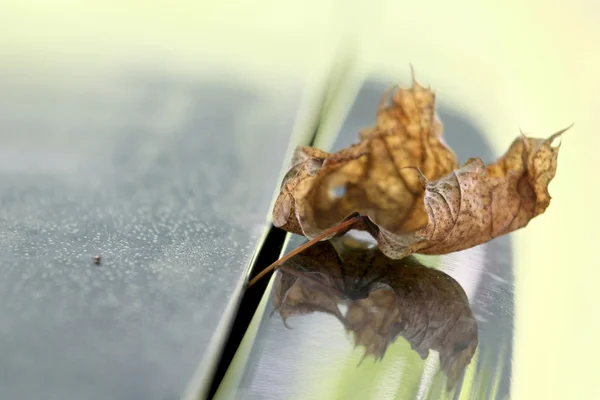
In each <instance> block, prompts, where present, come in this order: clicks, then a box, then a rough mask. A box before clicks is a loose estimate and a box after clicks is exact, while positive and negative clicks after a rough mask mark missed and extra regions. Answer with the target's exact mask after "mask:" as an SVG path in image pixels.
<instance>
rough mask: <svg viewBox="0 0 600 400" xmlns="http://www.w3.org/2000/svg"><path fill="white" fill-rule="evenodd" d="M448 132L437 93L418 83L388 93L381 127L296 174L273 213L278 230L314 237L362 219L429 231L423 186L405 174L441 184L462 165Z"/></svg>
mask: <svg viewBox="0 0 600 400" xmlns="http://www.w3.org/2000/svg"><path fill="white" fill-rule="evenodd" d="M392 90H394V93H393V95H392V98H391V102H390V104H389V105H387V104H386V102H387V100H388V97H389V95H390V92H391V91H392ZM441 128H442V126H441V124H440V123H439V121H438V120H437V118H436V115H435V95H434V93H433V92H432V91H431V90H429V89H425V88H423V87H422V86H421V85H419V84H418V83H417V82H416V81H414V82H413V86H412V87H411V88H410V89H402V88H394V89H389V90H388V91H387V92H386V93H385V94H384V96H383V97H382V100H381V103H380V105H379V109H378V112H377V124H376V125H375V126H374V127H371V128H368V129H366V130H363V131H362V132H361V134H360V137H361V140H360V142H358V143H356V144H355V145H353V146H350V147H348V148H346V149H342V150H340V151H339V152H337V153H333V154H330V155H327V153H324V152H321V153H320V154H319V155H318V157H316V158H315V157H314V156H312V155H311V157H308V158H305V159H304V160H303V162H302V164H296V165H294V166H293V167H292V169H291V170H290V174H291V175H289V177H290V178H288V179H287V180H285V181H284V186H285V187H284V188H283V189H282V191H281V194H280V195H279V198H278V199H277V205H276V207H275V208H274V210H273V220H274V224H275V226H278V227H281V228H283V229H286V230H288V231H290V232H294V233H299V230H301V231H302V233H303V234H304V235H305V236H307V237H314V236H316V235H317V234H318V233H320V232H322V231H323V230H325V229H327V228H329V227H330V226H332V225H334V224H336V223H337V222H339V221H341V220H342V219H344V218H346V217H347V216H348V215H350V214H352V213H354V212H358V213H360V214H361V215H366V216H369V218H370V219H371V220H372V221H373V222H374V223H376V224H377V225H379V226H381V227H382V228H384V229H386V230H389V231H391V232H395V233H405V232H411V231H414V230H416V229H418V228H420V227H422V226H423V225H425V224H426V223H427V214H426V211H425V207H424V206H423V196H424V191H423V187H422V185H421V184H420V182H419V179H418V176H416V175H415V174H414V173H413V172H412V171H410V170H406V169H403V168H404V167H406V166H413V167H418V168H419V169H420V170H421V171H422V173H423V174H424V175H425V176H426V177H427V178H428V179H431V180H434V179H438V178H440V177H442V176H444V175H446V174H447V173H448V172H450V171H452V170H453V169H454V168H455V167H456V166H457V163H456V156H455V155H454V153H453V152H452V150H450V149H449V148H448V147H447V146H446V145H445V144H444V142H443V140H442V137H441V135H442V129H441ZM307 149H310V148H307V147H302V148H299V150H298V151H300V152H304V153H307V152H308V150H307ZM311 151H312V150H311ZM298 158H299V159H302V157H298ZM291 176H293V178H291ZM289 210H294V212H295V213H293V212H290V211H289Z"/></svg>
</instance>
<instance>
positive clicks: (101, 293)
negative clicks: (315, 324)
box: [0, 71, 301, 399]
mask: <svg viewBox="0 0 600 400" xmlns="http://www.w3.org/2000/svg"><path fill="white" fill-rule="evenodd" d="M130 72H131V73H123V74H120V75H117V76H116V77H108V76H96V75H90V76H89V77H88V78H89V79H87V80H86V81H85V82H78V83H73V82H70V81H69V80H67V79H66V77H64V76H62V77H61V79H55V78H48V79H45V80H44V79H43V77H42V78H40V77H39V76H37V77H36V78H38V80H39V81H40V82H38V83H36V84H32V83H29V84H27V85H25V84H23V85H19V84H17V83H14V82H9V81H2V82H0V91H1V92H2V93H3V96H2V99H1V100H0V274H1V275H2V280H0V354H1V355H2V356H1V357H0V388H2V398H6V399H42V398H45V399H50V398H53V399H54V398H55V399H175V398H179V397H180V396H181V395H182V394H183V392H184V390H185V388H186V386H187V385H188V383H189V382H190V379H191V378H192V375H193V374H194V371H195V370H197V369H200V370H201V371H200V372H201V373H200V379H202V378H205V377H206V375H208V372H209V370H208V367H209V366H210V364H211V363H212V362H213V361H214V360H213V358H214V357H215V354H216V353H217V352H218V351H219V348H220V345H221V341H222V340H223V339H224V334H223V327H225V326H227V324H228V323H229V319H230V317H231V316H232V315H230V314H231V313H230V311H231V308H232V305H233V304H235V302H236V301H237V299H238V296H239V292H240V289H241V287H242V284H243V278H244V277H245V272H246V269H247V267H248V263H249V261H250V259H251V257H252V255H253V253H254V251H255V249H256V246H257V244H258V241H259V239H260V237H261V235H262V234H263V232H264V229H265V227H266V217H267V214H268V212H269V204H270V202H271V199H272V194H273V191H274V188H275V187H276V186H277V185H278V179H279V171H280V169H281V166H282V165H283V163H284V157H285V153H286V150H287V148H288V146H289V141H290V135H291V132H292V125H293V123H294V120H295V116H296V113H297V110H298V107H299V103H300V91H301V87H300V85H299V86H294V85H290V84H284V83H283V82H282V83H281V84H280V85H279V86H280V87H279V88H278V89H277V91H276V93H272V92H263V91H261V90H259V89H257V87H258V86H254V85H251V84H248V83H244V82H241V81H240V82H238V81H236V80H229V81H224V80H222V81H219V80H213V79H211V78H210V77H206V79H202V80H197V81H190V80H185V79H182V78H181V77H176V78H175V77H173V78H171V77H170V75H168V74H146V73H141V74H140V73H139V71H130ZM258 154H260V156H258ZM95 256H101V260H100V262H99V263H98V264H96V263H94V257H95ZM199 362H200V367H199V366H198V365H199Z"/></svg>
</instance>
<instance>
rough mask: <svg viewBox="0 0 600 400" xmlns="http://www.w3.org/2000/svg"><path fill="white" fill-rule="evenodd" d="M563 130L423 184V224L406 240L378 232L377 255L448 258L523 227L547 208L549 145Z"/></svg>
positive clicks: (553, 151)
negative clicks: (425, 218) (445, 255)
mask: <svg viewBox="0 0 600 400" xmlns="http://www.w3.org/2000/svg"><path fill="white" fill-rule="evenodd" d="M564 131H565V130H562V131H560V132H558V133H556V134H554V135H552V136H551V137H550V138H548V139H535V138H527V137H525V136H522V137H519V138H517V139H516V140H515V141H514V142H513V144H512V146H511V147H510V148H509V150H508V151H507V153H506V154H505V155H504V156H502V157H501V158H500V159H499V160H498V161H496V162H495V163H493V164H490V165H488V166H487V167H486V166H485V165H484V164H483V161H481V160H480V159H478V158H474V159H470V160H468V161H467V162H466V163H465V165H464V166H463V167H461V168H460V169H458V170H456V171H454V172H452V173H451V174H449V175H447V176H445V177H444V178H442V179H439V180H437V181H433V182H426V184H425V200H424V204H425V207H426V209H427V215H428V223H427V225H426V226H424V227H423V228H421V229H419V230H417V231H416V232H414V233H412V234H406V235H396V234H394V233H392V232H388V231H385V230H383V229H381V230H380V231H379V232H378V233H377V241H378V243H379V246H380V248H381V250H382V251H383V252H384V253H385V254H386V255H388V256H389V257H393V258H401V257H405V256H407V255H409V254H411V253H415V252H417V253H422V254H447V253H451V252H455V251H459V250H464V249H468V248H470V247H474V246H477V245H479V244H482V243H485V242H487V241H489V240H491V239H493V238H495V237H497V236H500V235H503V234H506V233H509V232H512V231H514V230H516V229H519V228H522V227H524V226H526V225H527V224H528V223H529V221H530V220H531V219H533V218H534V217H536V216H537V215H539V214H541V213H543V212H544V211H545V210H546V208H547V207H548V205H549V204H550V194H549V193H548V184H549V183H550V181H551V180H552V178H553V177H554V175H555V174H556V165H557V158H558V151H559V147H553V146H552V142H553V141H554V140H555V139H556V138H557V137H559V136H560V135H561V134H562V133H564ZM423 180H425V179H424V178H423Z"/></svg>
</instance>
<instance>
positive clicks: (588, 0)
mask: <svg viewBox="0 0 600 400" xmlns="http://www.w3.org/2000/svg"><path fill="white" fill-rule="evenodd" d="M525 3H526V4H522V2H495V3H492V2H483V1H466V0H459V1H452V2H450V1H415V2H410V3H409V2H400V1H382V0H379V1H316V0H310V1H307V0H305V1H285V0H278V1H267V0H249V1H210V2H209V1H204V0H201V1H171V2H160V3H159V2H151V1H148V0H145V1H126V2H121V1H115V0H111V1H102V2H92V1H88V2H83V1H75V0H73V1H67V0H55V1H37V2H32V1H29V2H24V1H20V0H9V1H7V0H4V1H3V2H2V5H0V66H1V69H0V73H1V74H2V75H3V77H4V78H6V77H8V78H9V79H14V80H22V81H23V82H26V81H30V82H32V81H35V80H36V79H44V78H43V76H46V75H47V76H54V77H62V79H64V80H65V81H69V80H75V79H85V78H86V77H87V76H91V73H92V71H100V72H102V73H104V72H106V71H111V70H116V69H117V68H119V67H122V66H130V67H136V66H152V68H153V69H155V70H158V71H161V70H165V71H171V72H180V73H185V74H190V75H194V74H202V73H205V72H207V71H229V72H231V73H237V74H240V75H247V76H248V77H249V78H253V79H254V78H257V79H258V82H262V84H264V85H265V86H267V87H270V88H271V89H272V87H273V86H274V85H276V82H277V81H279V80H281V79H296V78H303V79H304V78H309V80H310V81H311V82H313V81H312V79H313V77H314V88H317V87H318V86H317V83H318V77H319V76H320V75H321V74H322V73H323V72H324V71H326V68H327V67H328V65H329V64H330V63H331V62H332V61H333V57H334V56H335V55H336V54H338V52H339V49H340V46H342V47H343V46H346V48H347V49H348V50H353V51H356V54H357V58H356V61H357V64H356V67H355V69H354V70H353V71H354V72H353V73H354V74H355V75H356V77H360V76H362V74H365V73H368V72H375V73H379V74H382V75H383V76H385V77H387V78H388V79H392V78H393V79H396V80H401V81H404V82H406V78H407V76H408V63H412V65H413V66H414V67H415V69H416V71H417V76H418V78H419V80H420V81H421V82H422V83H424V84H429V85H431V86H432V88H434V89H435V90H436V92H437V93H438V97H439V98H440V99H441V100H442V101H444V102H445V103H450V104H452V105H454V106H455V107H457V108H461V109H466V110H468V111H467V112H468V113H469V115H470V116H471V117H472V119H473V120H474V121H475V122H476V123H477V124H479V126H480V127H481V128H482V129H483V130H484V131H485V132H486V134H487V135H488V136H489V138H490V140H491V142H492V143H493V145H494V148H495V150H496V152H498V153H500V152H502V151H503V150H504V149H505V148H506V147H507V146H508V144H509V143H510V142H511V141H512V139H513V138H514V137H515V136H516V135H517V134H518V132H519V129H520V128H521V129H523V130H524V131H526V132H531V133H533V134H534V135H535V136H547V135H550V134H551V133H553V132H555V131H557V130H559V129H561V128H564V127H565V126H567V125H569V124H570V123H571V122H575V126H574V127H573V129H572V130H571V131H570V132H569V133H568V134H566V135H565V136H564V138H563V140H562V143H563V145H562V148H561V153H560V158H559V168H558V173H557V176H556V178H555V180H554V181H553V183H552V185H551V187H550V191H551V194H552V195H553V197H554V199H553V202H552V204H551V206H550V208H549V209H548V211H547V212H546V214H545V215H543V216H541V217H539V218H537V219H536V220H535V221H533V222H532V223H531V224H530V226H528V227H527V228H526V229H525V230H522V231H520V232H518V233H516V234H514V237H515V239H516V241H517V242H516V246H515V248H516V304H517V311H516V344H515V350H514V355H513V359H514V374H513V396H512V397H513V398H514V399H518V400H520V399H591V398H600V391H599V389H598V388H599V387H600V386H599V385H598V381H599V380H600V372H599V370H600V368H599V367H598V362H599V361H598V360H600V351H599V346H598V344H597V342H596V340H597V339H598V338H600V322H599V318H598V317H597V315H598V312H597V306H598V305H600V260H599V258H598V255H597V250H598V248H599V247H600V235H599V234H598V233H597V232H598V229H597V228H595V226H596V225H599V224H600V218H599V217H598V211H597V204H598V199H597V197H596V194H597V181H598V178H597V177H598V171H600V169H599V168H598V167H596V166H594V165H595V164H596V163H598V162H600V157H599V155H598V153H599V149H600V138H599V136H600V134H599V133H598V130H599V128H598V127H599V126H600V102H599V100H598V91H599V89H600V79H598V76H597V72H598V71H600V46H599V45H598V39H600V4H599V3H598V2H596V1H594V0H584V1H582V0H579V1H574V2H572V1H566V0H560V1H554V2H548V1H541V0H534V1H528V2H525ZM39 71H44V73H45V74H46V75H43V76H42V75H41V74H39ZM350 91H351V90H350ZM349 95H351V93H349ZM332 126H335V124H332ZM474 156H476V155H474Z"/></svg>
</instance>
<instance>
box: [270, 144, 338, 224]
mask: <svg viewBox="0 0 600 400" xmlns="http://www.w3.org/2000/svg"><path fill="white" fill-rule="evenodd" d="M328 156H329V153H327V152H324V151H322V150H319V149H316V148H313V147H308V146H298V147H297V148H296V150H295V151H294V154H293V155H292V161H291V162H290V170H289V171H288V172H287V174H286V175H285V176H284V178H283V182H282V184H281V193H280V194H279V196H278V197H277V200H276V201H275V206H274V207H273V224H274V225H275V226H277V227H280V228H281V229H284V230H286V231H288V232H292V233H296V234H299V235H302V234H303V232H302V228H301V227H300V223H299V219H298V218H297V216H296V200H295V199H296V198H302V197H304V196H305V195H306V194H305V190H301V188H300V187H299V185H300V186H302V187H303V188H306V186H305V185H301V184H302V183H303V182H304V181H305V180H309V181H311V178H313V177H314V176H315V174H316V173H317V171H318V170H319V169H320V168H321V167H322V166H323V161H324V160H325V159H326V158H327V157H328Z"/></svg>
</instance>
